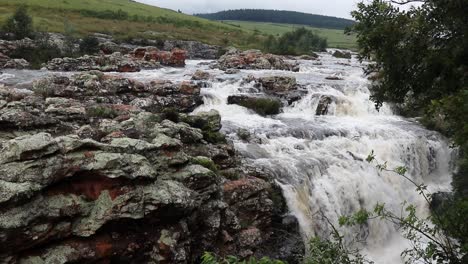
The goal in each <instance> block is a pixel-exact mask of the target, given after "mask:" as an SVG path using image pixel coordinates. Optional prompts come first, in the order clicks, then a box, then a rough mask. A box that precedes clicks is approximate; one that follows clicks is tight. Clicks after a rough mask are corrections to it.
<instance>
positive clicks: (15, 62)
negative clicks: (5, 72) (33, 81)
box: [3, 59, 31, 70]
mask: <svg viewBox="0 0 468 264" xmlns="http://www.w3.org/2000/svg"><path fill="white" fill-rule="evenodd" d="M30 67H31V65H30V64H29V62H28V61H27V60H25V59H12V60H8V61H7V62H6V63H5V64H4V65H3V68H5V69H17V70H23V69H29V68H30Z"/></svg>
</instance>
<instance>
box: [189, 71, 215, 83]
mask: <svg viewBox="0 0 468 264" xmlns="http://www.w3.org/2000/svg"><path fill="white" fill-rule="evenodd" d="M210 77H211V76H210V74H209V73H208V72H204V71H202V70H197V71H196V72H195V73H194V74H193V76H192V80H196V81H201V80H209V79H210Z"/></svg>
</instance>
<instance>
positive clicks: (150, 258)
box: [0, 51, 304, 263]
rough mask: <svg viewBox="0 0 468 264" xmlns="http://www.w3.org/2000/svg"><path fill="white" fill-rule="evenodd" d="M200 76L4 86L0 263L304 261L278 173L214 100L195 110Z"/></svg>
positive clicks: (93, 76) (0, 92)
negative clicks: (224, 123) (259, 158)
mask: <svg viewBox="0 0 468 264" xmlns="http://www.w3.org/2000/svg"><path fill="white" fill-rule="evenodd" d="M139 54H141V53H139ZM133 56H136V57H140V55H137V54H136V53H135V54H134V55H133ZM145 56H146V51H145V54H144V55H143V57H145ZM195 79H196V78H195ZM285 83H289V84H290V85H291V86H295V83H293V82H292V81H289V82H285ZM200 85H202V82H196V81H182V82H171V81H166V80H163V79H158V80H152V81H149V82H140V81H135V80H132V79H129V78H124V77H120V76H114V75H109V74H104V73H102V72H100V71H90V72H84V73H81V74H75V75H73V76H71V77H65V76H58V75H57V76H50V77H47V78H44V79H41V80H37V81H35V82H34V84H33V87H32V88H28V89H18V88H16V87H14V86H6V87H5V86H4V87H1V88H0V153H1V155H0V182H1V184H0V189H1V192H0V193H1V194H2V195H1V197H0V205H1V206H0V211H1V213H0V242H1V243H2V244H3V245H4V246H2V247H1V248H0V259H1V261H0V263H101V262H105V263H109V262H114V261H118V262H119V263H121V262H122V261H123V262H125V263H197V262H198V261H199V257H200V256H201V254H202V253H203V252H205V251H211V252H214V253H216V254H220V255H237V256H240V257H248V256H270V257H273V258H278V259H283V260H288V261H289V262H290V263H295V262H298V260H299V258H300V255H301V254H302V253H303V251H304V245H303V243H302V238H301V235H300V233H299V228H298V224H297V221H296V220H295V218H294V217H291V216H287V214H286V213H287V208H286V205H285V202H284V199H283V197H282V194H281V190H280V189H279V188H278V187H277V186H276V185H275V184H274V182H273V179H272V177H271V176H269V175H268V174H267V173H266V172H264V171H258V170H257V169H253V168H250V167H247V166H245V165H242V163H241V159H240V157H238V156H237V154H236V151H235V149H234V146H233V144H232V142H230V141H229V140H227V139H226V138H225V136H224V135H223V134H221V133H220V132H219V131H220V129H221V117H220V115H219V113H218V112H217V111H214V110H213V111H209V112H200V113H198V114H196V115H192V114H189V113H190V112H191V111H193V109H195V108H196V107H197V106H199V105H201V104H202V103H203V101H202V98H201V95H200V88H201V86H200Z"/></svg>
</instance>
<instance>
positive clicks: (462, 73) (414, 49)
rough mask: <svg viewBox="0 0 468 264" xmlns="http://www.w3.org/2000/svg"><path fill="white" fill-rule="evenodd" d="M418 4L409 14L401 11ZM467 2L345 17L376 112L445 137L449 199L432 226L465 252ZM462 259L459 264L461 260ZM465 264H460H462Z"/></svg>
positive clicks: (386, 4)
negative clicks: (455, 155) (453, 160)
mask: <svg viewBox="0 0 468 264" xmlns="http://www.w3.org/2000/svg"><path fill="white" fill-rule="evenodd" d="M411 2H419V3H421V5H419V6H417V7H412V8H410V9H409V10H406V11H405V10H403V9H400V5H402V4H405V3H411ZM467 14H468V2H467V1H466V0H450V1H448V0H423V1H411V0H409V1H405V2H399V1H384V0H373V1H372V2H370V3H369V4H365V3H359V4H358V9H357V10H356V11H354V12H352V16H353V17H354V19H355V20H356V22H357V23H356V24H355V25H354V26H353V27H352V28H351V31H352V32H354V33H356V34H357V39H358V46H359V53H360V58H361V59H363V60H371V61H372V63H370V64H369V66H368V67H367V68H366V72H367V74H369V75H370V77H371V79H372V80H373V83H372V85H371V87H370V90H371V93H372V99H373V100H374V101H375V103H376V106H377V108H379V107H380V106H382V104H383V103H384V102H390V103H394V104H396V106H398V108H399V109H400V111H401V113H403V114H405V115H409V116H423V117H424V118H423V122H424V123H425V124H426V125H427V126H429V127H430V128H432V129H437V130H439V131H441V132H442V133H444V134H445V135H447V136H449V137H450V138H451V139H452V141H453V143H454V146H457V147H458V149H459V159H458V164H457V165H458V170H457V172H456V173H455V174H454V176H453V183H452V184H453V187H454V196H453V198H452V199H450V200H449V201H447V202H446V203H444V205H443V206H442V207H443V209H439V210H440V211H439V212H440V213H439V214H440V217H438V218H437V219H434V222H435V223H436V224H437V225H439V228H440V229H441V230H443V231H444V232H446V233H448V234H449V235H450V236H451V237H453V238H456V239H457V240H458V241H459V242H460V244H461V252H462V254H465V258H468V257H467V253H468V240H467V237H468V227H467V226H468V224H467V223H466V219H467V217H468V216H467V213H468V49H467V48H466V47H468V15H467ZM464 260H466V259H464ZM465 263H466V262H465Z"/></svg>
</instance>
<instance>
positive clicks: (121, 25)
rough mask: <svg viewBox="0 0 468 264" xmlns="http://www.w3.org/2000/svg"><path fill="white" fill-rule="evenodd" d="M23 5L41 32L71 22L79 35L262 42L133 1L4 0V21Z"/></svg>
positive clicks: (234, 30) (230, 28) (0, 13)
mask: <svg viewBox="0 0 468 264" xmlns="http://www.w3.org/2000/svg"><path fill="white" fill-rule="evenodd" d="M19 4H26V5H27V6H28V7H29V12H30V14H31V15H32V16H33V19H34V26H35V27H36V29H37V30H40V31H52V32H64V30H65V26H64V24H65V21H67V23H68V24H70V25H71V26H72V27H73V28H74V29H75V31H76V34H78V35H86V34H89V33H92V32H99V33H108V34H112V35H114V36H117V37H120V38H127V37H136V36H139V35H144V36H145V37H150V38H161V39H171V38H173V39H184V40H199V41H204V42H207V43H211V44H234V45H236V46H240V47H255V45H254V44H255V43H258V41H252V37H253V36H252V35H253V34H252V32H251V31H250V30H244V29H239V28H237V27H234V26H231V25H227V24H222V23H219V22H214V21H209V20H206V19H202V18H198V17H194V16H189V15H185V14H180V13H177V12H175V11H172V10H169V9H163V8H158V7H154V6H150V5H145V4H141V3H136V2H133V1H130V0H21V1H18V0H1V1H0V24H1V23H3V22H4V21H5V20H6V18H7V17H8V16H10V15H11V14H12V13H13V12H14V10H15V8H16V7H17V5H19ZM119 10H120V11H119ZM109 12H110V13H111V14H117V12H123V13H124V14H125V15H126V16H125V17H123V18H117V19H113V18H109V17H106V16H105V15H106V13H109ZM143 32H146V33H147V34H145V33H143Z"/></svg>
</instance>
